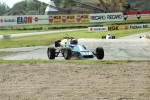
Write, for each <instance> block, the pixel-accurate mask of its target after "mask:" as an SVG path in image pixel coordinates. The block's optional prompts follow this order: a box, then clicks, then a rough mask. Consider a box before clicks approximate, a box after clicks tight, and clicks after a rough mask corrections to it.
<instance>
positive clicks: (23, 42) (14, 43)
mask: <svg viewBox="0 0 150 100" xmlns="http://www.w3.org/2000/svg"><path fill="white" fill-rule="evenodd" d="M148 31H149V29H134V30H118V31H109V33H110V34H111V35H115V36H116V38H119V37H123V36H128V35H132V34H137V33H142V32H148ZM107 33H108V31H106V32H93V33H89V32H88V31H87V30H82V31H75V32H65V33H55V34H46V35H37V36H26V37H16V38H11V39H10V40H4V39H0V48H16V47H31V46H47V45H50V44H53V43H54V41H55V40H57V39H62V37H63V36H64V35H65V34H68V35H69V36H71V37H74V38H98V39H100V38H101V37H102V35H106V34H107Z"/></svg>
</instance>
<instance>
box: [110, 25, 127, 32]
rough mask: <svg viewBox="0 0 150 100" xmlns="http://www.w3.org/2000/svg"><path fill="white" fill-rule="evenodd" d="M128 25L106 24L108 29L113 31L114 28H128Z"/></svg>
mask: <svg viewBox="0 0 150 100" xmlns="http://www.w3.org/2000/svg"><path fill="white" fill-rule="evenodd" d="M128 29H129V25H112V26H108V31H114V30H128Z"/></svg>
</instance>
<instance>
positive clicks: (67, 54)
mask: <svg viewBox="0 0 150 100" xmlns="http://www.w3.org/2000/svg"><path fill="white" fill-rule="evenodd" d="M63 56H64V58H65V59H66V60H69V59H71V56H72V53H71V49H70V48H69V47H66V48H65V49H64V52H63Z"/></svg>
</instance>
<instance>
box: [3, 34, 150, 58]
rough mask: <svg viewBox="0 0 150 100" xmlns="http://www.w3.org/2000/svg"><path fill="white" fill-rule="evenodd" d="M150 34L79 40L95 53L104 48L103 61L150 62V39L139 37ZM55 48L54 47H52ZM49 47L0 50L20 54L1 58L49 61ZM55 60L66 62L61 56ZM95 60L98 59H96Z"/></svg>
mask: <svg viewBox="0 0 150 100" xmlns="http://www.w3.org/2000/svg"><path fill="white" fill-rule="evenodd" d="M145 34H148V35H149V34H150V32H147V33H142V34H137V35H132V36H127V37H123V38H120V39H109V40H103V39H84V38H82V39H78V41H79V43H81V44H84V45H85V46H86V48H87V49H88V50H92V51H95V49H96V47H98V46H101V47H103V48H104V53H105V56H104V59H103V60H150V39H145V38H142V39H140V38H139V36H142V35H145ZM50 46H54V45H50ZM47 48H48V46H37V47H22V48H8V49H0V51H11V52H18V53H16V54H13V55H10V56H5V57H1V59H4V60H30V59H35V60H49V59H48V57H47ZM59 56H60V57H57V58H56V59H55V60H64V58H63V57H62V55H59ZM94 59H97V58H96V57H95V58H94Z"/></svg>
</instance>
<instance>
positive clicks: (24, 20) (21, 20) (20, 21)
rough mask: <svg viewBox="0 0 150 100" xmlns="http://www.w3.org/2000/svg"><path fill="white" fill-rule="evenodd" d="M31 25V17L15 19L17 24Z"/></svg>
mask: <svg viewBox="0 0 150 100" xmlns="http://www.w3.org/2000/svg"><path fill="white" fill-rule="evenodd" d="M30 23H32V17H26V16H23V17H17V24H30Z"/></svg>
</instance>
